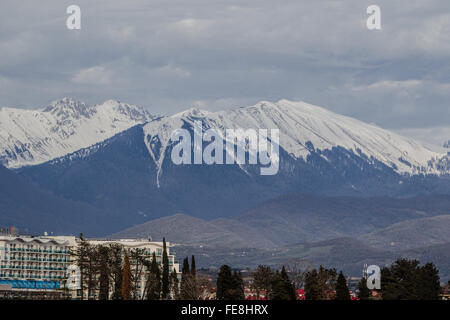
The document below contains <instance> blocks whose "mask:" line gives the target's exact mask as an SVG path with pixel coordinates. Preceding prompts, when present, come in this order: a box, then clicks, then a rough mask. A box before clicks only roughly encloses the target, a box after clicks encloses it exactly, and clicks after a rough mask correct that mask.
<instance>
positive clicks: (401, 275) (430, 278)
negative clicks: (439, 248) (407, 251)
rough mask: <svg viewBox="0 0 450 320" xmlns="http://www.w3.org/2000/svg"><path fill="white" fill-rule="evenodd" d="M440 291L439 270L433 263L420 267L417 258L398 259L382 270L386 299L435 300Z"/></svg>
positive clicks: (384, 297)
mask: <svg viewBox="0 0 450 320" xmlns="http://www.w3.org/2000/svg"><path fill="white" fill-rule="evenodd" d="M439 291H440V280H439V271H438V270H437V269H436V267H435V266H434V264H433V263H427V264H425V265H424V266H422V267H420V266H419V261H417V260H408V259H398V260H397V261H395V262H394V263H393V264H392V265H391V266H390V267H389V268H387V267H386V268H383V269H382V270H381V293H382V297H383V299H384V300H435V299H438V298H439Z"/></svg>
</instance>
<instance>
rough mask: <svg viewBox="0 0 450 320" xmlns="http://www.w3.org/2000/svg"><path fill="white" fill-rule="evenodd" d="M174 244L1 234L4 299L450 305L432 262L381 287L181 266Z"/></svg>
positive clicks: (307, 273)
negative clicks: (434, 302)
mask: <svg viewBox="0 0 450 320" xmlns="http://www.w3.org/2000/svg"><path fill="white" fill-rule="evenodd" d="M170 248H171V245H170V242H168V241H166V239H163V241H161V242H156V241H152V239H93V238H84V237H83V235H82V234H80V235H79V236H78V237H75V236H53V235H48V234H45V235H42V236H31V235H21V234H20V232H19V231H18V230H17V229H16V228H14V227H11V228H3V229H0V299H43V300H44V299H58V300H61V299H65V300H66V299H67V300H439V299H440V300H449V299H450V290H449V283H440V279H439V271H438V270H437V269H436V267H435V266H434V264H433V263H431V262H427V263H425V264H423V265H421V264H420V262H419V261H417V260H408V259H401V258H400V259H398V260H397V261H395V262H394V263H393V264H392V265H391V266H389V267H384V268H382V269H381V274H380V280H381V286H380V288H374V289H369V286H368V285H367V283H368V274H367V272H362V274H361V277H350V276H346V275H344V274H343V273H342V272H341V271H339V270H336V269H333V268H326V267H324V266H319V267H318V268H312V267H311V266H306V265H301V264H289V265H285V266H282V267H281V268H280V269H275V268H271V267H269V266H264V265H260V266H258V267H257V268H255V269H245V270H236V269H234V268H233V266H229V265H226V264H224V265H222V266H221V267H220V268H219V269H218V270H212V269H205V268H197V267H196V263H195V256H194V255H192V256H190V257H185V258H184V259H183V262H182V265H181V266H180V263H179V262H178V260H176V257H175V255H174V254H172V253H171V251H170Z"/></svg>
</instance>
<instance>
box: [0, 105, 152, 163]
mask: <svg viewBox="0 0 450 320" xmlns="http://www.w3.org/2000/svg"><path fill="white" fill-rule="evenodd" d="M152 119H154V116H152V115H151V114H149V113H148V112H147V111H145V110H144V109H143V108H141V107H138V106H134V105H129V104H126V103H121V102H119V101H114V100H108V101H106V102H104V103H103V104H99V105H94V106H89V105H87V104H85V103H82V102H79V101H75V100H73V99H68V98H64V99H61V100H57V101H54V102H53V103H51V104H50V105H49V106H47V107H45V108H43V109H40V110H24V109H14V108H6V107H4V108H0V164H3V165H4V166H6V167H8V168H18V167H22V166H25V165H36V164H39V163H43V162H46V161H49V160H51V159H55V158H57V157H61V156H64V155H66V154H68V153H71V152H74V151H76V150H79V149H82V148H86V147H89V146H91V145H93V144H95V143H98V142H100V141H103V140H105V139H107V138H110V137H112V136H113V135H115V134H117V133H119V132H122V131H124V130H126V129H128V128H130V127H132V126H135V125H136V124H141V123H145V122H147V121H150V120H152Z"/></svg>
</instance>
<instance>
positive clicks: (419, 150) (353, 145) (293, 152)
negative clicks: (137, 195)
mask: <svg viewBox="0 0 450 320" xmlns="http://www.w3.org/2000/svg"><path fill="white" fill-rule="evenodd" d="M195 120H201V121H202V123H203V126H204V127H205V128H216V129H218V130H219V131H221V132H222V133H223V135H225V133H224V131H225V129H236V128H242V129H250V128H252V129H269V130H270V129H279V130H280V147H281V148H283V149H284V151H286V152H287V153H288V154H289V155H290V157H292V158H293V159H300V158H302V159H303V160H307V158H308V156H309V155H311V152H312V151H315V152H317V151H321V152H322V153H323V152H324V151H327V150H328V151H330V150H332V149H333V148H336V147H341V148H344V149H346V150H348V151H350V152H352V153H354V155H355V156H360V157H363V158H367V159H368V161H369V162H370V161H373V160H378V161H379V162H381V163H383V164H385V165H386V166H388V167H390V168H392V169H393V170H394V171H396V172H397V173H401V174H403V173H407V174H417V173H434V174H440V173H442V172H443V170H442V166H439V161H440V160H441V159H442V158H443V157H444V156H445V155H446V153H445V152H444V151H443V152H436V151H433V150H430V149H428V148H427V147H426V146H424V145H422V144H421V143H419V142H417V141H415V140H413V139H409V138H406V137H403V136H400V135H398V134H396V133H393V132H390V131H388V130H385V129H382V128H380V127H377V126H375V125H371V124H367V123H364V122H361V121H359V120H356V119H353V118H350V117H346V116H342V115H338V114H335V113H333V112H331V111H328V110H326V109H324V108H321V107H318V106H314V105H310V104H307V103H304V102H292V101H288V100H280V101H278V102H276V103H272V102H266V101H264V102H260V103H258V104H256V105H254V106H250V107H244V108H238V109H234V110H227V111H220V112H208V111H204V110H199V109H195V108H193V109H189V110H187V111H184V112H181V113H178V114H175V115H173V116H170V117H165V118H161V119H159V120H158V121H153V122H150V123H148V124H146V125H145V126H144V132H145V134H146V136H147V138H146V143H147V147H148V149H149V152H150V154H151V156H152V157H153V159H154V161H155V163H157V165H158V168H159V169H161V167H162V165H163V162H164V160H165V159H164V157H165V156H166V149H167V147H168V146H170V141H169V140H170V135H171V133H172V132H173V131H174V130H175V129H177V128H181V127H185V126H188V127H193V125H194V121H195ZM322 157H324V160H326V161H328V159H326V156H325V155H323V154H322Z"/></svg>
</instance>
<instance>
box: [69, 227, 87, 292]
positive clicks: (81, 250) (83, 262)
mask: <svg viewBox="0 0 450 320" xmlns="http://www.w3.org/2000/svg"><path fill="white" fill-rule="evenodd" d="M89 250H90V245H89V243H88V242H87V241H86V240H85V239H84V237H83V234H82V233H80V235H79V242H78V245H77V248H76V250H75V252H73V254H74V255H75V257H76V264H77V266H78V268H79V270H80V299H81V300H84V290H85V288H86V286H85V282H86V278H87V277H88V275H87V274H88V273H89V270H88V260H89V257H88V255H89ZM88 291H89V290H88ZM88 298H89V296H88Z"/></svg>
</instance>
